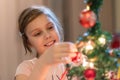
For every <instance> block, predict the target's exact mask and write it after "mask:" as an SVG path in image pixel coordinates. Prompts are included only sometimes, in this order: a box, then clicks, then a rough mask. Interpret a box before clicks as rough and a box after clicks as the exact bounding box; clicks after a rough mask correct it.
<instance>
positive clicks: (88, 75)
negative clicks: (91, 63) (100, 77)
mask: <svg viewBox="0 0 120 80" xmlns="http://www.w3.org/2000/svg"><path fill="white" fill-rule="evenodd" d="M84 77H85V79H86V80H94V79H95V77H96V71H95V69H92V68H88V69H86V70H85V71H84Z"/></svg>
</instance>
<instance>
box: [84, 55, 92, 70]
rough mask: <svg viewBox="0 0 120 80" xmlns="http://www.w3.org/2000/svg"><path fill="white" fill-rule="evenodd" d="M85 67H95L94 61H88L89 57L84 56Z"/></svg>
mask: <svg viewBox="0 0 120 80" xmlns="http://www.w3.org/2000/svg"><path fill="white" fill-rule="evenodd" d="M82 66H83V67H86V68H87V67H89V68H94V63H93V62H88V61H87V59H86V58H85V57H84V58H83V64H82Z"/></svg>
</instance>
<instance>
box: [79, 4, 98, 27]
mask: <svg viewBox="0 0 120 80" xmlns="http://www.w3.org/2000/svg"><path fill="white" fill-rule="evenodd" d="M87 7H89V6H87ZM96 19H97V18H96V14H95V13H94V12H93V11H91V10H90V9H89V8H87V9H85V10H83V11H82V12H81V14H80V17H79V22H80V24H81V25H82V26H83V27H85V28H91V27H93V26H94V25H95V23H96Z"/></svg>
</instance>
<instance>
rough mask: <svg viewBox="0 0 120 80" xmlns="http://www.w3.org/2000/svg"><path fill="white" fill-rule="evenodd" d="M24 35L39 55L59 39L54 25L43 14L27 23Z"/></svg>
mask: <svg viewBox="0 0 120 80" xmlns="http://www.w3.org/2000/svg"><path fill="white" fill-rule="evenodd" d="M26 35H27V37H28V41H29V45H30V46H31V47H33V48H34V49H35V50H36V51H37V52H38V53H39V55H40V54H42V53H43V52H44V51H45V50H46V49H47V48H49V47H51V46H52V45H54V44H55V43H56V42H59V41H60V35H59V32H58V30H57V27H56V25H55V24H54V22H53V21H52V20H51V19H50V18H49V17H47V16H46V15H44V14H42V15H40V16H38V17H37V18H36V19H34V20H33V21H32V22H30V23H29V24H28V25H27V27H26Z"/></svg>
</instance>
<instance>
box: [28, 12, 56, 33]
mask: <svg viewBox="0 0 120 80" xmlns="http://www.w3.org/2000/svg"><path fill="white" fill-rule="evenodd" d="M50 24H52V25H56V24H55V22H54V20H53V19H52V18H51V17H49V16H47V15H45V14H42V15H39V16H38V17H37V18H35V19H34V20H33V21H31V22H30V23H29V24H28V25H27V26H26V30H28V31H31V30H33V29H35V28H37V27H41V28H43V27H45V26H46V27H47V26H48V25H50ZM54 27H56V26H54Z"/></svg>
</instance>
